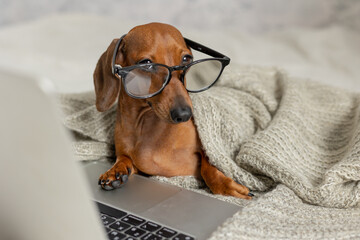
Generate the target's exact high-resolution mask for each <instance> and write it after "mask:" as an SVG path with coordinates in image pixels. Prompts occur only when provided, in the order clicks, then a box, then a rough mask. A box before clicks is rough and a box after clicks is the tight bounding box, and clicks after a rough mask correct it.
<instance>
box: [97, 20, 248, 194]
mask: <svg viewBox="0 0 360 240" xmlns="http://www.w3.org/2000/svg"><path fill="white" fill-rule="evenodd" d="M118 42H119V44H120V45H117V43H118ZM116 45H117V46H116ZM116 48H117V49H116ZM114 51H115V52H114ZM214 52H215V51H214ZM113 53H115V54H114V55H113ZM113 56H114V62H115V64H118V65H121V67H128V66H136V65H137V64H145V65H146V64H149V63H157V64H159V65H158V66H155V67H158V68H162V66H161V65H160V64H163V65H167V66H173V67H172V68H171V71H169V76H168V82H167V84H165V85H166V86H165V87H164V88H163V89H162V91H161V92H160V93H158V94H157V95H155V96H152V97H148V98H146V99H138V98H136V96H129V95H131V94H129V90H126V89H125V88H124V86H123V85H124V83H125V81H128V80H125V81H124V79H121V77H120V75H119V74H113V69H112V68H113V66H112V58H113ZM191 62H192V52H191V50H190V47H189V46H188V45H187V44H186V42H185V40H184V38H183V36H182V35H181V33H180V32H179V31H178V30H177V29H176V28H174V27H172V26H170V25H167V24H161V23H150V24H146V25H141V26H137V27H135V28H133V29H132V30H131V31H130V32H129V33H128V34H127V35H126V36H125V37H124V38H123V39H121V41H119V39H114V40H113V41H112V43H111V44H110V46H109V47H108V49H107V50H106V51H105V52H104V53H103V54H102V56H101V57H100V59H99V61H98V63H97V66H96V69H95V72H94V83H95V92H96V107H97V109H98V110H99V111H100V112H103V111H106V110H108V109H109V108H110V107H111V106H112V105H113V104H114V103H115V102H116V100H117V99H118V106H117V119H116V126H115V148H116V156H117V159H116V162H115V164H114V165H113V166H112V168H111V169H109V170H108V171H107V172H106V173H104V174H102V175H101V176H100V178H99V184H100V185H101V186H102V188H104V189H106V190H111V189H115V188H118V187H120V186H121V185H122V184H124V183H125V182H126V181H127V179H128V176H130V175H131V174H133V173H137V172H139V171H140V172H143V173H146V174H149V175H160V176H166V177H173V176H184V175H192V176H196V177H199V178H200V177H202V178H203V179H204V181H205V183H206V184H207V186H208V187H209V188H210V189H211V191H212V192H213V193H215V194H222V195H231V196H235V197H239V198H244V199H251V196H253V195H252V194H251V193H250V192H249V189H248V188H246V187H245V186H242V185H240V184H238V183H236V182H235V181H234V180H232V179H231V178H229V177H226V176H225V175H224V174H223V173H222V172H220V171H219V170H218V169H217V168H215V167H214V166H212V165H211V164H210V163H209V162H208V159H207V157H206V155H205V153H204V151H203V150H202V147H201V142H200V139H199V137H198V134H197V131H196V127H195V125H194V123H193V121H192V119H191V116H192V103H191V100H190V97H189V94H188V91H187V89H186V88H185V87H184V80H183V79H184V77H183V75H182V74H184V72H185V71H184V70H183V69H181V67H179V66H186V65H188V64H190V63H191ZM174 66H177V67H174ZM150 68H154V67H148V68H147V70H146V73H142V74H143V75H142V77H144V78H145V77H146V76H147V75H146V74H151V71H152V69H150ZM164 69H165V68H164ZM156 77H157V78H159V74H158V75H157V76H156ZM128 78H129V79H130V78H131V76H130V77H128ZM152 78H154V77H152ZM121 80H123V81H121ZM129 81H131V80H129ZM151 81H155V80H154V79H151ZM125 84H127V82H126V83H125ZM151 85H153V83H151ZM129 86H130V84H129ZM130 87H131V86H130ZM137 87H138V86H137ZM133 88H134V89H135V87H133ZM148 88H149V89H151V88H152V86H150V87H148ZM136 91H137V90H136V89H135V90H133V92H135V93H136ZM149 91H150V90H149ZM133 95H134V94H133Z"/></svg>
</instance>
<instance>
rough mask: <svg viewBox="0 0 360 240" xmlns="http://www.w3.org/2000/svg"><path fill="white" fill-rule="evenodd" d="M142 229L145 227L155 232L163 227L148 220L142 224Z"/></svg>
mask: <svg viewBox="0 0 360 240" xmlns="http://www.w3.org/2000/svg"><path fill="white" fill-rule="evenodd" d="M140 227H141V228H142V229H145V230H147V231H149V232H154V231H156V230H158V229H160V228H161V226H160V225H159V224H156V223H153V222H147V223H145V224H143V225H141V226H140Z"/></svg>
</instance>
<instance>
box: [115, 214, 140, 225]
mask: <svg viewBox="0 0 360 240" xmlns="http://www.w3.org/2000/svg"><path fill="white" fill-rule="evenodd" d="M121 221H123V222H125V223H129V224H131V225H134V226H139V225H140V224H142V223H144V222H146V221H145V219H142V218H139V217H137V216H134V215H131V214H129V215H127V216H126V217H123V218H122V219H121Z"/></svg>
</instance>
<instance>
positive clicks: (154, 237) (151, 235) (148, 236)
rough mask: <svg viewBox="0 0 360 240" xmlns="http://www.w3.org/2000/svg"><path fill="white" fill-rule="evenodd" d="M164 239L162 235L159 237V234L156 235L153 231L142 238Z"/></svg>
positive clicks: (144, 239) (143, 239) (151, 239)
mask: <svg viewBox="0 0 360 240" xmlns="http://www.w3.org/2000/svg"><path fill="white" fill-rule="evenodd" d="M161 239H163V238H162V237H159V236H156V235H155V234H152V233H148V234H145V235H144V236H143V237H142V238H141V240H161Z"/></svg>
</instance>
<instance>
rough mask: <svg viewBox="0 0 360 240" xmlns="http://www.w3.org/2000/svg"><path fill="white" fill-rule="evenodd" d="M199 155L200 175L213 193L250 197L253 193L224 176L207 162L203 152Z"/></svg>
mask: <svg viewBox="0 0 360 240" xmlns="http://www.w3.org/2000/svg"><path fill="white" fill-rule="evenodd" d="M201 155H202V156H201V176H202V177H203V179H204V181H205V183H206V185H207V186H208V187H209V188H210V190H211V191H212V192H213V193H214V194H221V195H228V196H234V197H238V198H243V199H251V197H252V196H253V194H252V193H250V191H249V189H248V188H247V187H245V186H243V185H241V184H238V183H236V182H235V181H234V180H232V179H231V178H229V177H226V176H225V175H224V174H223V173H222V172H221V171H219V170H218V169H217V168H216V167H214V166H212V165H211V164H210V163H209V161H208V159H207V157H205V156H204V154H201Z"/></svg>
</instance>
